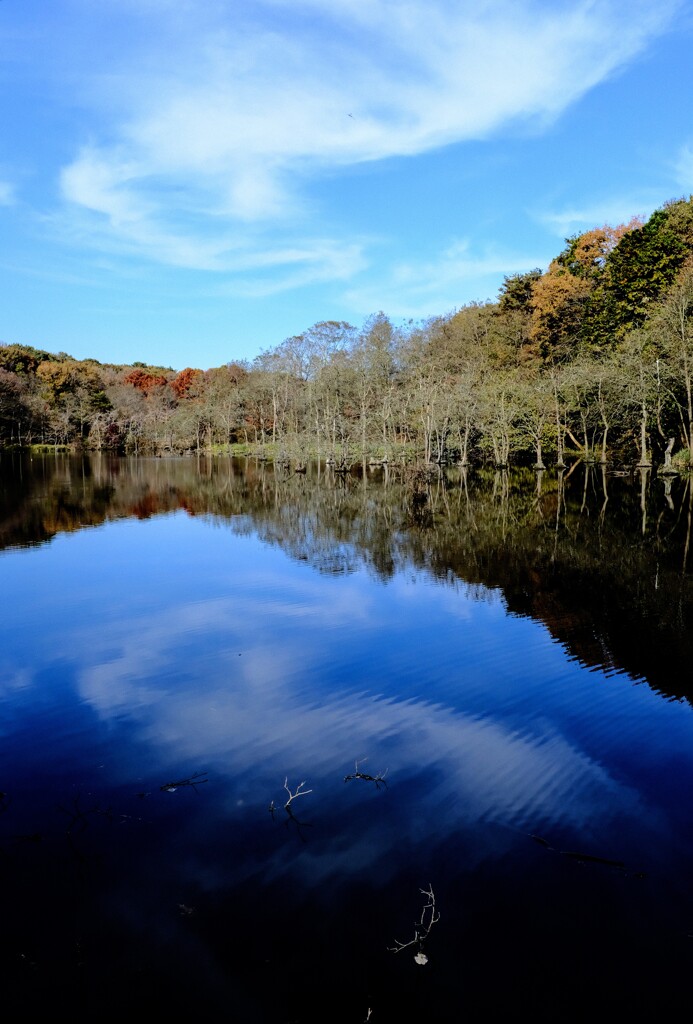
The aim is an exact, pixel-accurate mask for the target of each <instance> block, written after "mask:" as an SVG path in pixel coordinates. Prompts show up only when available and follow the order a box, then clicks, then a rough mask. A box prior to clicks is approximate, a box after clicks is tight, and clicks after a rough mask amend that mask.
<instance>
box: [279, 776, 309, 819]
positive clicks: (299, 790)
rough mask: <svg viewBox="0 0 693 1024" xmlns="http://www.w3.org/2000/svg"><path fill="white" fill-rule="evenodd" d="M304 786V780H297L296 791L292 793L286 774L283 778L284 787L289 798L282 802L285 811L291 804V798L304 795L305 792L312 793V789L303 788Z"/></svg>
mask: <svg viewBox="0 0 693 1024" xmlns="http://www.w3.org/2000/svg"><path fill="white" fill-rule="evenodd" d="M304 786H305V782H299V784H298V786H297V787H296V791H295V792H294V793H292V792H291V790H290V789H289V779H288V776H287V778H285V779H284V789H285V790H286V792H287V793H288V794H289V799H288V800H287V801H286V803H285V804H284V810H285V811H288V810H289V807H290V806H291V801H292V800H296V798H297V797H299V796H306V794H307V793H312V792H313V790H312V789H304V788H303V787H304Z"/></svg>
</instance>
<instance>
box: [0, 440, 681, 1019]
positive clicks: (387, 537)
mask: <svg viewBox="0 0 693 1024" xmlns="http://www.w3.org/2000/svg"><path fill="white" fill-rule="evenodd" d="M0 487H1V490H0V546H1V549H2V550H1V551H0V585H1V587H2V591H1V593H2V616H1V618H0V621H1V624H0V631H1V636H0V639H1V645H0V736H1V739H2V742H1V744H0V790H2V797H1V798H0V868H1V869H2V874H1V876H0V877H2V911H3V913H2V949H1V950H0V953H1V961H0V962H1V963H2V968H1V970H2V974H3V976H2V989H1V991H2V997H3V1005H4V1007H5V1008H6V1009H8V1008H13V1010H14V1013H15V1016H14V1017H13V1018H12V1019H18V1017H17V1016H16V1014H17V1012H19V1011H21V1012H22V1013H27V1014H29V1013H30V1012H36V1011H38V1012H40V1013H41V1014H51V1017H52V1016H54V1015H55V1014H56V1013H58V1011H64V1012H65V1013H68V1015H69V1016H70V1017H71V1019H73V1020H85V1021H86V1020H89V1021H93V1020H95V1019H101V1018H104V1017H106V1018H107V1017H108V1016H109V1015H110V1016H112V1015H117V1016H118V1015H119V1016H121V1017H122V1016H123V1015H124V1014H126V1013H133V1014H134V1013H136V1012H138V1011H139V1012H143V1011H144V1012H147V1013H154V1012H156V1013H161V1014H163V1015H165V1016H166V1017H167V1018H169V1019H173V1020H185V1019H194V1020H200V1021H225V1022H228V1021H238V1022H246V1021H247V1022H258V1024H261V1022H262V1024H264V1022H268V1024H275V1022H276V1024H280V1022H281V1024H284V1022H286V1024H288V1022H318V1021H320V1022H323V1021H324V1022H329V1021H336V1022H350V1024H361V1022H364V1021H366V1020H369V1021H371V1022H372V1024H381V1022H386V1021H387V1022H398V1024H402V1022H407V1021H426V1022H433V1024H435V1022H447V1021H462V1020H469V1021H481V1020H507V1019H510V1017H511V1016H512V1017H513V1018H514V1017H517V1016H520V1015H523V1016H524V1015H527V1014H529V1015H531V1016H532V1017H533V1018H534V1019H538V1020H546V1021H549V1020H551V1021H556V1020H561V1019H568V1020H573V1019H580V1020H588V1019H589V1020H592V1019H604V1018H605V1016H606V1015H607V1014H609V1015H610V1017H611V1018H612V1019H617V1020H623V1019H625V1018H626V1016H627V1015H629V1014H631V1013H633V1014H635V1013H636V1012H637V1013H638V1014H639V1015H642V1013H643V1012H647V1013H650V1014H657V1019H660V1020H661V1019H669V1020H673V1019H679V1018H680V1016H682V1014H683V1013H688V1011H690V1009H691V1005H692V1004H693V994H692V991H691V989H692V986H691V982H690V979H691V971H692V967H693V714H692V712H691V698H692V697H693V679H692V678H691V663H692V662H691V653H692V652H691V646H692V643H691V641H692V639H693V632H692V624H693V616H692V611H693V588H692V585H691V575H690V572H689V569H688V563H689V554H688V544H689V540H690V533H691V495H690V489H689V487H688V485H687V483H686V482H685V481H680V480H675V481H673V482H668V483H666V484H665V482H664V481H662V480H661V479H658V478H656V477H655V478H654V479H650V478H649V476H647V475H646V476H644V477H643V478H641V477H640V476H637V477H635V478H630V477H623V478H613V477H605V476H603V475H602V473H601V471H599V470H594V469H592V470H587V469H585V468H584V467H575V468H574V470H573V471H572V472H571V473H569V474H564V476H563V478H561V479H557V478H556V476H555V475H553V476H552V475H550V474H546V475H544V477H543V479H541V480H540V481H538V482H537V479H536V477H535V475H534V474H531V473H527V474H525V475H524V476H519V475H514V476H510V477H508V476H502V475H498V474H493V473H488V474H470V475H469V476H463V475H461V474H460V471H459V470H457V471H454V470H451V471H450V472H449V473H448V475H447V477H441V478H435V477H432V478H431V479H429V480H426V479H423V478H420V477H416V476H415V475H413V474H412V475H410V476H408V477H407V478H406V479H400V478H397V477H396V476H395V475H394V474H390V475H389V477H386V476H384V474H383V471H382V470H377V471H370V470H369V471H368V472H367V474H366V475H365V477H364V476H363V475H358V474H355V475H353V476H351V475H350V476H347V477H341V476H334V475H331V474H330V473H329V472H325V471H324V470H323V471H322V472H320V473H319V472H318V470H317V468H313V469H312V470H310V471H309V472H308V474H306V476H300V475H290V474H285V473H281V472H279V471H277V473H276V474H275V473H274V472H273V470H272V467H270V466H263V465H262V464H259V465H258V464H256V463H246V462H243V463H238V462H235V463H234V462H231V461H227V460H216V461H214V462H212V461H202V462H200V463H198V462H197V461H194V460H187V461H186V460H180V461H178V460H175V461H174V460H172V461H163V460H151V461H148V460H139V461H134V460H133V461H128V460H108V459H96V458H95V459H92V460H84V461H82V460H81V459H76V460H63V459H57V460H56V459H45V460H44V459H38V458H34V459H33V460H26V459H24V460H22V459H19V458H17V457H10V456H3V457H2V460H1V461H0ZM349 776H353V777H351V778H349ZM345 779H346V781H345ZM290 794H294V796H293V798H292V799H291V801H290V803H289V808H288V810H286V809H285V806H284V805H285V804H286V803H287V801H288V800H289V795H290ZM422 890H423V891H422ZM432 902H435V908H433V907H431V906H427V905H428V904H431V903H432ZM399 944H407V945H406V948H404V949H401V950H400V951H399V952H395V951H394V950H395V949H396V948H397V946H398V945H399ZM415 955H418V956H419V959H420V960H421V959H423V958H424V957H425V958H426V960H427V962H425V963H417V962H416V960H415Z"/></svg>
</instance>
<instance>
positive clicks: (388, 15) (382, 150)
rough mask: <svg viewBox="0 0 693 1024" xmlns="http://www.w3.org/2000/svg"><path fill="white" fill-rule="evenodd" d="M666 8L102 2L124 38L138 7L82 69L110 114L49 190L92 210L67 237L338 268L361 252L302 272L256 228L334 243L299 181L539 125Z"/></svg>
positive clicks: (217, 259)
mask: <svg viewBox="0 0 693 1024" xmlns="http://www.w3.org/2000/svg"><path fill="white" fill-rule="evenodd" d="M679 6H680V5H679V3H678V2H674V0H670V2H669V3H664V4H660V5H658V7H657V9H655V7H654V5H652V4H651V3H649V2H648V3H645V2H644V0H635V2H633V0H631V2H629V3H626V2H624V0H582V2H574V3H571V4H567V3H559V4H553V5H538V4H536V3H535V2H532V0H489V2H487V3H484V4H481V5H479V6H478V7H476V8H475V9H474V10H471V9H470V8H469V6H468V5H460V4H459V3H458V2H457V0H426V2H423V0H411V2H409V3H407V4H402V3H401V2H400V0H369V2H368V3H366V2H363V0H334V2H333V3H331V4H330V5H329V7H328V6H327V5H325V4H324V2H322V0H295V2H291V3H289V2H288V0H255V2H254V3H249V4H248V5H246V6H245V7H244V9H243V10H242V11H239V10H238V9H237V7H236V5H234V9H233V20H231V18H230V17H229V8H228V7H227V6H226V5H222V4H218V3H210V4H209V5H208V6H206V7H205V10H204V13H201V11H200V7H199V5H197V4H190V3H188V2H176V3H172V2H170V0H148V2H147V3H146V4H141V3H139V4H138V5H136V6H135V5H132V4H129V3H126V4H124V5H120V4H118V5H116V4H113V3H110V2H109V3H107V4H106V5H105V8H106V9H107V10H108V15H109V20H108V23H106V22H104V26H105V25H106V24H107V25H108V27H110V26H111V24H112V19H113V18H115V19H118V22H119V24H120V27H121V30H122V31H123V32H124V33H125V28H126V27H127V25H128V24H129V19H133V18H136V19H137V23H138V28H139V31H138V32H137V33H130V34H129V35H128V38H133V39H135V40H136V41H135V42H134V43H131V44H127V45H124V46H123V47H122V49H121V48H118V49H117V50H112V51H111V52H117V53H118V54H119V55H118V56H117V57H113V58H112V62H111V64H110V66H107V67H106V68H104V69H103V70H101V71H100V72H99V73H96V72H95V71H94V69H93V65H92V66H91V68H90V69H89V70H88V72H86V73H85V75H86V77H82V78H80V81H79V87H80V90H81V91H82V92H84V93H86V94H87V95H91V96H93V102H94V104H95V105H96V106H97V107H98V109H99V114H100V117H101V118H104V117H105V118H106V120H105V121H102V127H101V128H100V129H99V131H98V132H97V134H96V136H95V137H93V138H92V139H91V141H90V143H89V144H88V145H86V146H82V147H81V148H80V149H79V151H78V152H76V153H75V156H74V159H73V160H72V161H71V162H70V163H69V164H68V165H67V166H66V167H64V168H63V171H62V175H61V187H62V194H63V197H64V199H65V201H66V203H67V206H68V209H70V210H73V211H74V210H76V209H79V210H81V211H82V212H83V213H86V214H88V216H87V217H86V219H82V220H81V221H80V222H79V229H80V234H81V237H82V238H91V239H92V240H93V241H94V242H95V243H97V244H103V242H104V241H105V239H106V237H107V236H109V237H110V238H111V240H112V241H115V242H116V243H117V244H119V245H123V246H126V247H132V248H134V249H136V250H137V251H139V252H140V254H141V255H144V256H146V257H147V258H149V259H152V260H157V261H160V262H163V263H168V264H174V265H183V266H189V267H195V268H198V269H204V270H215V271H227V272H229V271H233V272H237V271H239V270H241V271H243V270H247V269H253V268H254V267H255V265H256V264H257V261H258V259H259V253H260V252H265V251H267V252H269V253H270V255H269V260H270V262H274V263H275V264H276V265H282V264H283V265H284V266H285V268H286V273H285V274H284V275H283V276H282V275H278V277H277V282H281V281H283V282H284V286H285V287H295V286H296V285H297V284H302V283H306V282H307V281H309V280H322V279H325V278H326V277H329V276H334V277H337V278H339V277H340V276H344V274H348V273H352V272H354V269H355V268H358V267H359V265H360V257H358V256H353V250H352V257H351V258H349V259H347V260H338V259H334V258H330V257H329V256H328V258H327V259H326V260H325V259H323V258H320V257H307V258H303V257H301V258H299V260H298V262H299V263H300V264H301V269H300V271H299V272H296V267H295V264H296V259H295V258H292V257H291V256H290V255H288V254H289V253H290V250H289V249H288V248H287V246H286V245H285V244H284V243H283V242H282V241H281V240H280V241H279V242H276V241H270V240H269V238H268V237H267V236H264V237H258V236H257V234H255V232H256V231H257V228H258V226H259V225H267V224H271V225H272V228H273V230H277V231H279V233H280V238H281V233H282V232H284V233H285V236H284V237H289V235H288V232H291V237H292V238H294V239H296V238H298V239H299V241H298V243H297V248H298V249H299V250H301V251H303V252H308V251H311V250H312V251H313V252H317V251H318V250H320V249H321V248H322V249H324V251H327V252H328V253H329V251H330V250H332V251H335V250H336V249H337V244H338V243H337V242H336V240H334V241H327V242H324V241H321V242H320V243H319V244H318V245H316V243H315V242H313V241H311V239H312V238H314V237H316V235H317V234H318V232H316V231H315V230H314V228H313V224H314V221H315V218H316V216H319V213H320V211H319V209H316V208H315V207H314V206H313V205H312V204H311V203H310V202H309V201H308V198H307V197H308V196H309V192H308V185H309V183H310V181H311V180H314V179H315V178H316V177H319V176H320V175H322V174H324V173H326V172H329V173H334V172H335V170H337V169H340V168H346V167H349V166H353V165H356V164H361V163H365V162H368V161H376V160H381V159H384V158H392V157H411V156H414V155H416V154H421V153H424V152H427V151H430V150H432V149H434V148H437V147H441V146H445V145H449V144H452V143H459V142H464V141H466V140H472V139H476V140H478V139H483V138H486V137H489V136H491V135H492V134H493V133H495V132H497V131H498V130H499V129H501V128H502V127H503V126H505V125H507V124H508V123H510V122H515V123H528V124H531V125H533V126H536V125H537V124H540V125H541V124H546V123H549V122H550V121H551V120H553V119H555V118H556V117H557V116H558V115H560V113H561V112H562V111H563V110H565V108H566V107H567V106H569V105H570V104H571V103H573V102H575V101H576V100H577V99H579V97H581V96H582V95H583V94H584V93H585V92H586V91H587V90H589V89H591V88H593V87H594V86H596V85H597V84H598V83H599V82H601V81H603V80H604V79H605V78H607V77H608V76H610V75H611V74H613V73H614V72H616V71H617V70H618V69H620V68H621V67H623V66H624V65H625V64H626V63H627V62H629V61H630V60H631V59H633V58H634V57H635V56H636V55H637V54H638V53H639V52H640V51H641V50H642V49H643V48H644V46H645V45H646V44H647V43H648V42H649V40H650V39H651V38H652V37H653V36H654V35H656V34H657V33H659V32H661V31H663V30H665V29H666V27H667V26H668V24H669V23H670V20H671V17H672V15H673V13H674V11H675V10H676V9H677V8H678V7H679ZM85 9H86V10H88V8H85ZM104 26H102V27H101V30H102V31H105V28H104ZM123 38H125V35H124V36H123ZM77 77H78V78H79V77H80V76H79V75H78V76H77ZM335 231H336V229H335ZM327 233H328V234H329V233H330V232H329V231H328V232H327ZM325 234H326V233H325V231H324V229H323V231H321V232H319V235H320V237H321V238H323V239H324V238H325ZM301 239H305V240H306V241H301ZM400 272H402V271H400ZM257 287H258V288H259V289H260V292H261V289H262V285H261V284H260V285H258V286H257ZM275 287H279V284H277V285H275Z"/></svg>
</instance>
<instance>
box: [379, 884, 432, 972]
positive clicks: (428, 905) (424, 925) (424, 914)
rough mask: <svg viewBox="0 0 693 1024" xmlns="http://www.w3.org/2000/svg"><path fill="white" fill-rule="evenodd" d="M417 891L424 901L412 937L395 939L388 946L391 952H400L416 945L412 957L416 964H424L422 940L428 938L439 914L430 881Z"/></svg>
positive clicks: (425, 959) (426, 958) (424, 956)
mask: <svg viewBox="0 0 693 1024" xmlns="http://www.w3.org/2000/svg"><path fill="white" fill-rule="evenodd" d="M419 892H420V893H421V894H422V895H423V896H425V897H426V902H425V903H424V905H423V908H422V910H421V917H420V918H419V920H418V921H417V923H416V924H415V925H414V938H413V939H410V940H409V942H400V941H399V940H398V939H395V945H394V946H389V947H388V948H389V950H390V952H391V953H401V952H402V950H403V949H409V948H410V947H411V946H417V947H418V952H417V954H416V955H415V957H414V959H415V960H416V962H417V963H418V964H425V963H426V962H427V960H428V957H427V956H426V955H425V953H424V952H423V946H424V942H425V941H426V939H427V938H428V936H429V934H430V931H431V928H432V927H433V925H434V924H436V922H437V921H439V920H440V914H439V913H438V912H437V910H436V898H435V895H434V892H433V887H432V886H431V884H430V882H429V885H428V889H420V890H419Z"/></svg>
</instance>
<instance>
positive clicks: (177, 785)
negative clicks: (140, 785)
mask: <svg viewBox="0 0 693 1024" xmlns="http://www.w3.org/2000/svg"><path fill="white" fill-rule="evenodd" d="M206 774H207V772H206V771H204V772H195V774H194V775H191V776H190V777H189V778H187V779H178V780H177V781H175V782H165V783H164V784H163V786H159V789H160V790H161V791H162V792H163V793H175V792H176V790H177V789H181V788H182V787H183V786H192V788H193V789H194V790H195V792H197V787H198V786H201V785H202V784H203V783H204V782H209V779H205V778H203V777H202V776H203V775H206Z"/></svg>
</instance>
